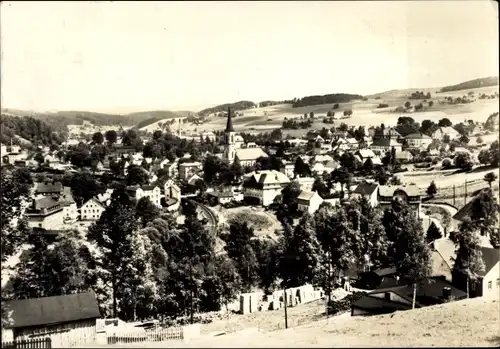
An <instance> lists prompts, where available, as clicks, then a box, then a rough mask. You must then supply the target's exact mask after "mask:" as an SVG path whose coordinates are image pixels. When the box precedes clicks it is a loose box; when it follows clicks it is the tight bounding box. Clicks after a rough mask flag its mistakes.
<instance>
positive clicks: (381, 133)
mask: <svg viewBox="0 0 500 349" xmlns="http://www.w3.org/2000/svg"><path fill="white" fill-rule="evenodd" d="M370 136H372V137H373V140H374V141H375V140H376V139H394V140H396V139H399V138H402V136H401V133H399V132H398V131H397V130H396V129H395V128H393V127H388V128H383V129H381V128H376V129H375V130H374V132H373V135H371V134H370Z"/></svg>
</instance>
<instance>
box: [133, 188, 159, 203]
mask: <svg viewBox="0 0 500 349" xmlns="http://www.w3.org/2000/svg"><path fill="white" fill-rule="evenodd" d="M143 197H148V198H149V200H150V201H151V202H152V203H153V204H155V205H156V206H157V207H160V208H161V189H160V188H159V187H158V186H155V185H143V186H141V187H137V188H136V190H135V198H136V200H137V201H139V200H140V199H142V198H143Z"/></svg>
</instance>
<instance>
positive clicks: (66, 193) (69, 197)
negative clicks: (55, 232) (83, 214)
mask: <svg viewBox="0 0 500 349" xmlns="http://www.w3.org/2000/svg"><path fill="white" fill-rule="evenodd" d="M60 203H61V205H62V207H63V214H64V219H77V218H78V208H77V206H76V202H75V200H74V199H73V194H72V193H71V188H70V187H64V188H63V194H62V197H61V200H60Z"/></svg>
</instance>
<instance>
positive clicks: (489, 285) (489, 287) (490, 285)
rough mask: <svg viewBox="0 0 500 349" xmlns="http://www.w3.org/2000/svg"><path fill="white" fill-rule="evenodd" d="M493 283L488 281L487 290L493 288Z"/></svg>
mask: <svg viewBox="0 0 500 349" xmlns="http://www.w3.org/2000/svg"><path fill="white" fill-rule="evenodd" d="M492 284H493V281H488V290H491V288H492V287H493V285H492Z"/></svg>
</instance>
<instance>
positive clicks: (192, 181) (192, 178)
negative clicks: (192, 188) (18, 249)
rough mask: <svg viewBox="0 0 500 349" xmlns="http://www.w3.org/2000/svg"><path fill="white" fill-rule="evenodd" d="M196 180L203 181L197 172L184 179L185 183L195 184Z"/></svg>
mask: <svg viewBox="0 0 500 349" xmlns="http://www.w3.org/2000/svg"><path fill="white" fill-rule="evenodd" d="M198 181H202V182H203V178H201V177H200V176H198V175H197V174H194V175H192V176H191V177H188V178H187V180H186V182H187V184H189V185H196V183H197V182H198Z"/></svg>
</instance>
